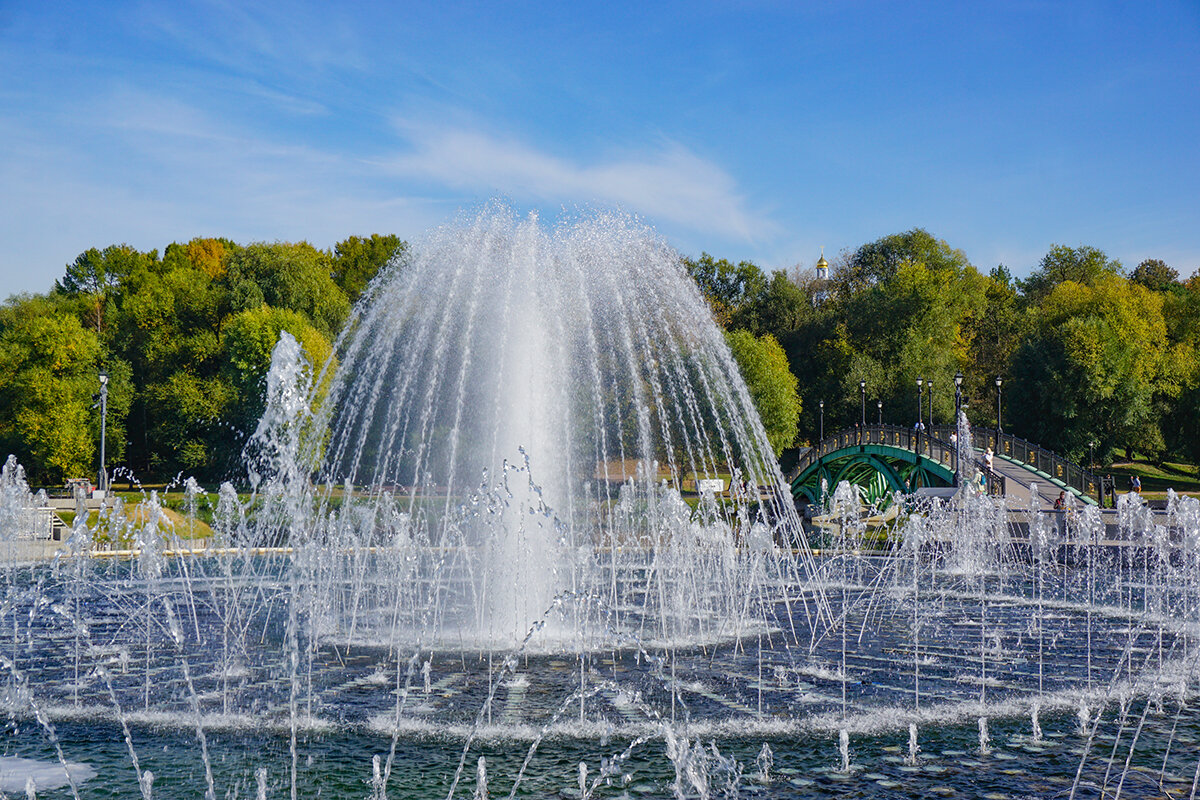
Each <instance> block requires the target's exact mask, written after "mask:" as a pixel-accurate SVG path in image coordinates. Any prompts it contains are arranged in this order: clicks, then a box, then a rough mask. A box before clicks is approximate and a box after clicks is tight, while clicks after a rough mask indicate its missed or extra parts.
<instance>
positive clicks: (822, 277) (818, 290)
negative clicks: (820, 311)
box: [812, 247, 830, 306]
mask: <svg viewBox="0 0 1200 800" xmlns="http://www.w3.org/2000/svg"><path fill="white" fill-rule="evenodd" d="M829 291H830V281H829V262H828V261H826V260H825V248H824V247H822V248H821V260H820V261H818V262H817V280H816V282H815V283H814V285H813V296H812V298H813V305H814V306H819V305H821V303H824V302H825V301H826V300H827V299H828V298H829Z"/></svg>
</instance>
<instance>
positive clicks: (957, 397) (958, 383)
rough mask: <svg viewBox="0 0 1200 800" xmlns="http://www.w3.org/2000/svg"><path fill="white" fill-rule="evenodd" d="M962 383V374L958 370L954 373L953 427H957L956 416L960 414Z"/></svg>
mask: <svg viewBox="0 0 1200 800" xmlns="http://www.w3.org/2000/svg"><path fill="white" fill-rule="evenodd" d="M962 382H963V374H962V370H961V369H960V370H959V371H958V372H956V373H954V426H955V427H956V428H957V427H958V415H959V414H960V413H961V412H962Z"/></svg>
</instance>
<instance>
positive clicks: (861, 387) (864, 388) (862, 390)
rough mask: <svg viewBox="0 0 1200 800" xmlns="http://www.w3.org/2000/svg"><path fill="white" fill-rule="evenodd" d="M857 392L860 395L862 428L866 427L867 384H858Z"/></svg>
mask: <svg viewBox="0 0 1200 800" xmlns="http://www.w3.org/2000/svg"><path fill="white" fill-rule="evenodd" d="M858 391H859V393H861V394H862V426H863V427H864V428H865V427H867V382H866V381H859V382H858Z"/></svg>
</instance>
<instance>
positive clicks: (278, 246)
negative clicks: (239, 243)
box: [227, 242, 350, 338]
mask: <svg viewBox="0 0 1200 800" xmlns="http://www.w3.org/2000/svg"><path fill="white" fill-rule="evenodd" d="M227 269H228V285H229V289H230V292H231V295H232V301H231V306H232V308H233V310H234V312H238V311H246V310H253V309H256V308H258V307H259V306H260V305H262V304H263V303H266V304H267V305H269V306H272V307H274V308H286V309H290V310H292V311H298V312H300V313H301V314H304V315H305V316H306V317H308V319H309V321H310V322H311V323H312V325H313V326H314V327H315V328H316V329H317V330H319V331H320V332H321V333H322V334H323V335H324V336H325V337H326V338H333V337H334V336H336V335H337V333H338V331H340V330H341V327H342V324H343V323H344V322H345V321H346V317H347V315H348V314H349V313H350V302H349V300H347V299H346V294H345V293H344V292H343V291H342V290H341V289H339V288H338V286H337V284H336V283H334V281H333V278H332V277H331V274H332V272H333V260H332V258H331V257H330V255H329V254H328V253H326V252H323V251H321V250H317V249H316V248H315V247H313V246H312V245H310V244H308V243H307V242H300V243H298V244H289V243H282V242H276V243H274V244H263V243H257V244H251V245H247V246H246V247H244V248H242V249H241V250H239V251H237V252H236V253H233V254H232V255H231V256H230V257H229V258H228V267H227Z"/></svg>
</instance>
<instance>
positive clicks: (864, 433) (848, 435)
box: [792, 425, 958, 478]
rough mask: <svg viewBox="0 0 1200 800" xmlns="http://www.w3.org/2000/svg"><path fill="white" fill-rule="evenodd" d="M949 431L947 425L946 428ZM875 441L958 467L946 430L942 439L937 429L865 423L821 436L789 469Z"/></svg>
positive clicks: (801, 469) (801, 468) (797, 471)
mask: <svg viewBox="0 0 1200 800" xmlns="http://www.w3.org/2000/svg"><path fill="white" fill-rule="evenodd" d="M947 431H949V429H947ZM867 444H877V445H887V446H891V447H899V448H902V449H904V450H911V451H913V452H914V453H919V454H920V455H923V456H925V457H926V458H930V459H933V460H934V461H937V462H938V463H940V464H944V465H945V466H946V467H948V468H950V469H951V470H956V469H957V467H958V452H957V448H956V447H955V446H954V445H953V444H951V443H950V441H949V433H947V434H946V438H945V439H943V438H941V436H940V435H939V433H938V432H937V431H933V432H931V431H917V430H914V429H912V428H906V427H903V426H900V425H867V426H865V427H854V428H847V429H845V430H842V431H839V432H837V433H835V434H834V435H832V436H828V437H826V438H825V441H823V442H821V443H820V444H819V445H817V446H816V447H811V448H809V450H808V451H807V452H806V453H804V455H802V456H801V457H800V460H799V461H798V462H797V463H796V467H795V469H794V470H793V471H792V477H793V478H794V477H795V476H796V475H799V474H800V473H802V472H804V470H806V469H808V468H809V467H810V466H812V465H813V464H814V463H815V462H817V461H819V460H820V459H821V458H823V457H824V456H827V455H829V454H830V453H833V452H835V451H837V450H844V449H845V448H847V447H856V446H858V445H867Z"/></svg>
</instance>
